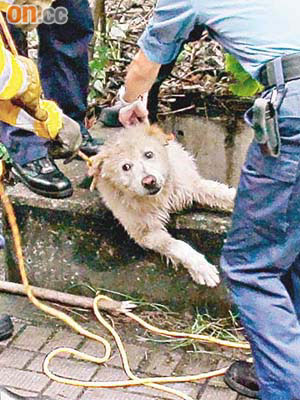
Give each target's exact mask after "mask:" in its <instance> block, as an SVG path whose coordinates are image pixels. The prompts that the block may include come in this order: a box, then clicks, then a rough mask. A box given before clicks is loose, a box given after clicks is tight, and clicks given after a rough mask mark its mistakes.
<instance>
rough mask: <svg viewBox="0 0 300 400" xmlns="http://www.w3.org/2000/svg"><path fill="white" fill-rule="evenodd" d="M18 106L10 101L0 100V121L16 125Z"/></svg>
mask: <svg viewBox="0 0 300 400" xmlns="http://www.w3.org/2000/svg"><path fill="white" fill-rule="evenodd" d="M19 111H20V108H19V107H16V106H15V105H13V104H12V103H11V102H10V101H0V121H3V122H6V123H7V124H9V125H13V126H16V124H17V119H18V114H19Z"/></svg>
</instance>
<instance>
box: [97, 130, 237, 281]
mask: <svg viewBox="0 0 300 400" xmlns="http://www.w3.org/2000/svg"><path fill="white" fill-rule="evenodd" d="M178 165H184V168H178ZM89 174H90V176H93V177H94V179H93V184H92V187H91V188H92V189H93V188H95V187H96V188H97V190H98V191H99V193H100V196H101V197H102V200H103V201H104V203H105V204H106V206H107V207H108V208H109V209H110V210H111V211H112V213H113V214H114V216H115V217H116V218H117V219H118V220H119V221H120V222H121V224H122V225H123V226H124V228H125V229H126V230H127V232H128V233H129V235H130V236H131V237H132V238H133V239H134V240H135V241H136V242H137V243H138V244H139V245H141V246H142V247H145V248H148V249H151V250H154V251H157V252H159V253H160V254H162V255H164V256H166V257H167V258H168V259H169V260H171V261H172V263H173V264H175V265H177V264H182V265H183V266H184V267H185V268H187V269H188V271H189V273H190V275H191V277H192V278H193V279H194V281H195V282H197V283H199V284H201V285H204V284H205V285H208V286H210V287H213V286H216V285H217V284H218V283H219V275H218V271H217V269H216V267H215V266H214V265H212V264H210V263H209V262H208V261H207V260H206V259H205V257H204V256H203V255H202V254H200V253H199V252H197V251H196V250H194V249H193V248H192V247H191V246H189V245H188V244H187V243H185V242H183V241H181V240H177V239H175V238H173V237H172V236H171V235H170V234H169V232H167V230H166V227H165V225H166V223H167V222H168V220H169V217H170V213H172V212H175V211H180V210H182V209H183V208H185V207H188V206H190V205H192V203H193V202H197V203H200V204H202V205H209V206H210V207H218V208H221V209H225V210H231V209H232V207H233V200H234V197H235V189H233V188H229V187H228V186H227V185H224V184H221V183H218V182H214V181H211V180H207V179H204V178H202V177H201V176H200V175H199V173H198V171H197V166H196V163H195V161H194V159H193V157H192V156H191V154H189V153H188V152H187V151H186V150H185V149H184V148H183V147H182V146H181V145H180V144H179V143H178V142H177V141H176V140H170V135H166V134H165V133H164V132H163V131H162V130H161V129H159V128H158V127H156V126H151V127H149V126H148V125H147V124H140V125H137V126H133V127H130V128H127V129H123V130H121V131H120V132H119V133H117V134H115V135H113V136H112V137H111V138H109V139H108V140H107V141H106V142H105V144H104V145H103V147H102V148H101V152H100V153H99V154H98V155H96V156H94V157H93V158H92V167H91V168H90V170H89Z"/></svg>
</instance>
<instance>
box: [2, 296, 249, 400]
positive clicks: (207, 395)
mask: <svg viewBox="0 0 300 400" xmlns="http://www.w3.org/2000/svg"><path fill="white" fill-rule="evenodd" d="M1 313H10V314H11V315H12V316H13V321H14V326H15V330H14V335H13V337H12V338H11V339H9V340H6V341H2V342H0V385H5V386H6V387H8V388H9V389H11V390H12V391H15V392H16V393H18V394H21V395H24V396H35V395H36V396H38V395H40V394H41V395H47V396H49V397H50V398H51V399H53V400H62V399H67V400H96V399H97V400H164V399H165V400H173V399H177V398H178V397H176V396H174V395H171V394H167V393H164V392H161V391H158V390H156V389H153V388H151V387H146V386H135V387H129V388H114V389H106V388H97V389H84V388H83V387H77V386H68V385H65V384H60V383H56V382H53V381H51V380H50V379H49V378H48V377H47V376H46V375H45V374H44V373H43V370H42V364H43V360H44V358H45V355H46V353H48V352H49V351H51V350H52V349H54V348H56V347H59V346H70V347H73V348H75V349H78V350H83V351H85V352H87V353H88V354H93V355H96V354H97V356H99V357H101V356H102V355H103V349H102V348H101V346H100V345H98V344H96V343H95V342H90V341H88V340H87V339H86V338H83V337H81V336H79V335H76V334H75V333H74V332H72V331H71V330H70V329H69V328H68V327H65V326H64V325H63V324H62V323H60V322H58V321H56V320H55V319H53V318H48V317H46V316H45V315H43V314H42V313H41V312H39V311H38V310H36V309H35V308H34V307H33V306H32V305H31V304H30V303H29V302H28V301H27V299H24V298H23V297H19V296H12V295H7V294H3V293H0V314H1ZM85 325H86V323H85ZM92 328H93V329H95V323H93V325H92ZM100 331H101V328H100ZM124 332H125V334H123V335H122V339H123V341H124V344H125V347H126V350H127V353H128V358H129V363H130V366H131V368H132V370H133V372H134V373H135V374H136V375H138V376H139V377H145V376H164V375H174V376H175V375H189V374H196V373H200V372H205V371H210V370H212V369H214V368H220V367H223V366H225V365H228V364H230V363H231V362H232V359H233V358H239V356H240V354H232V352H230V353H228V352H227V351H226V352H225V351H224V350H220V349H219V348H216V349H213V350H215V351H214V353H213V354H212V355H211V354H208V353H207V351H206V352H203V354H202V353H200V354H194V353H188V352H187V351H186V350H182V349H178V350H171V349H170V347H168V346H167V345H163V344H151V345H148V343H142V344H141V343H140V342H138V341H137V338H136V337H134V336H135V335H134V334H133V333H132V329H131V330H129V331H128V332H127V331H126V327H125V328H124ZM113 349H115V345H114V346H113ZM51 368H52V370H53V371H54V372H56V373H57V374H59V375H61V376H65V377H72V378H75V379H80V380H86V381H115V380H126V379H127V376H126V374H125V373H124V371H123V369H122V365H121V361H120V358H119V356H118V355H117V354H116V352H115V350H114V352H113V356H112V358H111V359H110V360H109V361H108V362H107V363H106V364H105V365H100V366H99V365H97V364H92V363H89V362H83V361H79V360H76V359H74V358H71V357H70V356H67V355H62V356H61V357H57V358H56V359H54V360H53V362H52V364H51ZM168 386H170V387H172V388H176V389H178V390H181V391H183V392H184V393H186V394H188V395H189V396H191V397H192V398H193V399H195V400H246V397H243V396H238V395H237V394H236V393H235V392H233V391H231V390H229V389H228V388H227V387H226V386H225V384H224V383H223V380H222V378H215V379H212V380H210V381H201V382H199V383H188V382H186V383H179V384H172V385H168Z"/></svg>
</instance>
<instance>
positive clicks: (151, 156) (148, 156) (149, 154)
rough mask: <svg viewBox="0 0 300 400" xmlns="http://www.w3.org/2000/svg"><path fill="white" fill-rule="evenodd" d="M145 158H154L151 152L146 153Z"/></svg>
mask: <svg viewBox="0 0 300 400" xmlns="http://www.w3.org/2000/svg"><path fill="white" fill-rule="evenodd" d="M145 157H146V158H153V157H154V154H153V152H152V151H146V153H145Z"/></svg>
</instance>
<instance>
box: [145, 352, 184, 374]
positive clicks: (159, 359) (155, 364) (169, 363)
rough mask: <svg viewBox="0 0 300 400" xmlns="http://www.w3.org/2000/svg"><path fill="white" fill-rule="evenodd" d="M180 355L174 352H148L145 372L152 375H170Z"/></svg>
mask: <svg viewBox="0 0 300 400" xmlns="http://www.w3.org/2000/svg"><path fill="white" fill-rule="evenodd" d="M181 358H182V356H181V355H180V354H179V353H175V352H169V353H166V352H158V351H155V352H152V353H149V359H148V366H147V367H146V370H145V372H146V373H148V374H153V375H160V376H170V375H171V374H172V373H173V371H174V370H175V368H176V366H177V364H178V363H179V361H180V359H181Z"/></svg>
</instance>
